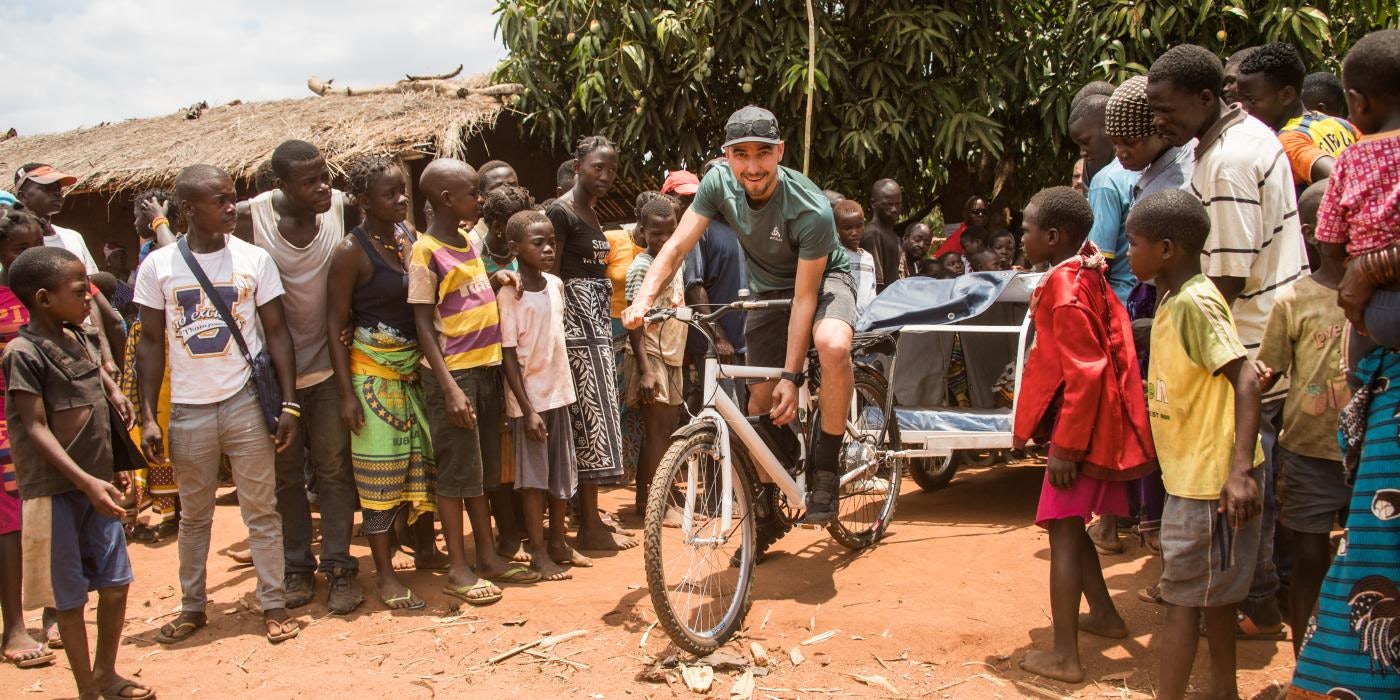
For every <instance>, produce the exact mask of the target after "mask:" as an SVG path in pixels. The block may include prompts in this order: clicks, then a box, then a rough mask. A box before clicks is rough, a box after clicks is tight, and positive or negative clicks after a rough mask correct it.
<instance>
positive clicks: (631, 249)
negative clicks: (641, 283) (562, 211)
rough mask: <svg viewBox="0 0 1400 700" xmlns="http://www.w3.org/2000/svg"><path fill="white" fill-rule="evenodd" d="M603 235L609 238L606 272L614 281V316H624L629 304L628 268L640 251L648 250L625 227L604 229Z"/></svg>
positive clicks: (610, 279)
mask: <svg viewBox="0 0 1400 700" xmlns="http://www.w3.org/2000/svg"><path fill="white" fill-rule="evenodd" d="M603 237H604V238H607V239H608V257H607V265H608V268H607V270H606V271H605V272H604V274H606V275H607V276H608V281H610V282H612V317H613V318H622V312H623V311H624V310H625V309H626V308H627V306H628V304H627V268H629V267H632V261H633V260H635V259H637V254H638V253H644V252H646V247H645V246H639V245H637V244H636V242H635V241H633V240H632V232H631V231H627V230H625V229H612V230H610V231H604V232H603Z"/></svg>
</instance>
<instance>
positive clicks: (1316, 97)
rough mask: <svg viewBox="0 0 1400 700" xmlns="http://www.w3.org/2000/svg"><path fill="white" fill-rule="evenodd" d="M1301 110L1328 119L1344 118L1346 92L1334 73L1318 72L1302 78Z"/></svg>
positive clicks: (1340, 80)
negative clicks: (1315, 113) (1322, 115)
mask: <svg viewBox="0 0 1400 700" xmlns="http://www.w3.org/2000/svg"><path fill="white" fill-rule="evenodd" d="M1302 97H1303V108H1304V109H1307V110H1309V111H1313V112H1317V113H1318V114H1325V115H1327V116H1329V117H1345V116H1346V111H1347V95H1346V90H1343V89H1342V79H1341V78H1338V77H1337V74H1336V73H1331V72H1328V71H1325V70H1324V71H1318V72H1316V73H1308V74H1307V76H1305V77H1304V78H1303V94H1302Z"/></svg>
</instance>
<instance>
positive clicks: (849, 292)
mask: <svg viewBox="0 0 1400 700" xmlns="http://www.w3.org/2000/svg"><path fill="white" fill-rule="evenodd" d="M792 292H793V290H791V289H783V290H778V291H773V292H763V293H762V294H758V295H757V296H756V297H755V298H756V300H758V301H769V300H772V299H791V298H792ZM791 316H792V310H791V309H755V310H753V311H750V312H749V314H748V318H747V319H745V321H744V343H745V344H746V345H747V346H748V352H747V354H746V356H745V362H746V363H747V364H748V365H749V366H750V367H782V366H783V362H785V361H786V360H787V333H788V319H789V318H790V317H791ZM827 318H833V319H836V320H838V321H843V322H845V323H846V325H848V326H850V327H852V328H855V325H856V282H855V278H853V277H851V275H850V273H848V272H831V273H828V274H827V275H826V276H825V277H823V278H822V286H821V289H819V290H818V291H817V313H816V315H814V316H813V317H812V326H813V328H815V327H816V325H817V322H818V321H821V320H822V319H827ZM751 381H764V380H751Z"/></svg>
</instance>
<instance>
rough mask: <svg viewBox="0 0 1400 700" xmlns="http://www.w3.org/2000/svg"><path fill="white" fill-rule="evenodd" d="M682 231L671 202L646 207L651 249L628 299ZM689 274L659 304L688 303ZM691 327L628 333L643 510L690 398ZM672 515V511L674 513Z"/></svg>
mask: <svg viewBox="0 0 1400 700" xmlns="http://www.w3.org/2000/svg"><path fill="white" fill-rule="evenodd" d="M675 230H676V214H675V209H673V208H671V206H670V203H669V202H666V201H665V200H660V199H656V200H652V201H650V202H647V203H646V204H645V205H643V207H642V211H641V218H640V219H639V220H638V221H637V232H638V233H639V234H640V235H641V236H642V238H643V239H644V240H646V244H647V249H646V252H644V253H641V254H639V255H638V256H637V258H636V259H635V260H633V261H632V266H631V267H630V268H628V269H627V301H628V302H631V301H632V300H633V299H634V297H636V295H637V292H638V291H639V290H640V289H641V287H642V280H644V279H646V276H647V270H649V269H651V262H652V260H654V259H655V258H656V255H657V254H658V253H660V252H661V247H662V246H664V245H666V241H668V240H670V239H671V234H672V233H674V232H675ZM682 278H683V272H682V271H677V273H676V274H675V275H673V276H672V277H671V280H670V281H669V283H667V284H666V286H665V291H664V292H663V293H662V294H659V295H658V296H657V298H656V302H655V305H656V306H657V307H658V308H665V309H670V308H675V307H678V306H685V285H684V283H683V282H682ZM685 335H686V325H685V324H684V323H682V322H680V321H677V320H675V319H669V320H667V321H664V322H662V323H659V324H655V323H652V324H644V325H643V326H642V327H638V328H634V329H632V330H629V331H628V332H627V339H628V350H629V351H630V354H629V355H628V356H627V358H626V361H625V363H624V365H623V375H624V376H625V377H626V379H625V382H626V385H627V386H626V401H627V404H628V405H629V406H633V407H636V408H639V409H640V410H641V412H642V423H643V425H644V426H645V427H644V429H643V431H642V454H641V459H640V461H639V462H638V464H637V493H636V507H637V514H638V515H641V514H643V513H644V512H645V510H646V502H647V489H649V488H650V487H651V479H652V475H654V474H655V473H656V467H657V465H659V464H661V456H662V455H663V454H664V453H665V452H666V445H667V443H668V442H669V441H670V437H671V433H672V432H675V430H676V422H677V420H678V419H679V416H680V413H679V410H678V407H679V406H680V405H681V403H682V399H683V398H684V397H683V396H682V393H681V360H682V359H683V357H684V354H685ZM668 515H669V514H668Z"/></svg>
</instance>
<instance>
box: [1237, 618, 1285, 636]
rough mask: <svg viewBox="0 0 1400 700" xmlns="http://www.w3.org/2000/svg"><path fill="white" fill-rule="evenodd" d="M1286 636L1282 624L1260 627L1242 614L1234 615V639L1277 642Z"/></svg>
mask: <svg viewBox="0 0 1400 700" xmlns="http://www.w3.org/2000/svg"><path fill="white" fill-rule="evenodd" d="M1287 636H1288V633H1287V632H1286V631H1285V630H1284V627H1283V623H1282V622H1280V623H1278V624H1276V625H1269V626H1261V625H1259V623H1257V622H1255V621H1254V619H1253V618H1251V617H1250V616H1248V615H1246V614H1244V613H1243V612H1236V613H1235V638H1236V639H1257V640H1264V641H1271V642H1277V641H1279V640H1282V639H1284V638H1285V637H1287Z"/></svg>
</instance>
